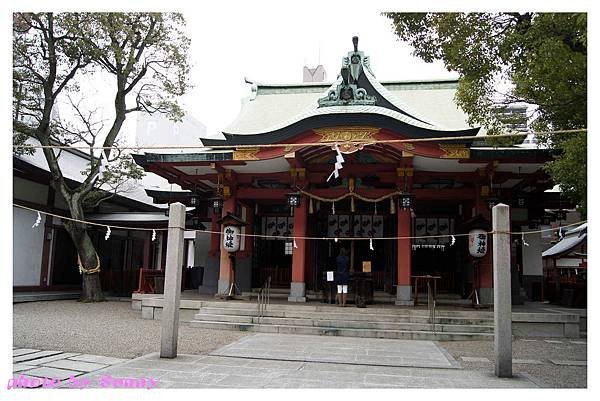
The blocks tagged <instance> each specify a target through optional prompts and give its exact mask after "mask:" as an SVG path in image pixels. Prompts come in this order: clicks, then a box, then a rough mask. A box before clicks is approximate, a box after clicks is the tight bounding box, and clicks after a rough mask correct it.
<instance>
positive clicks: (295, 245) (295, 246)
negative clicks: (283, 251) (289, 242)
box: [294, 238, 298, 248]
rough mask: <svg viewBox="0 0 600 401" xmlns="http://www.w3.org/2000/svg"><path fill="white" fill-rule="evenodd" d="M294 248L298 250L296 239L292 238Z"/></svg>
mask: <svg viewBox="0 0 600 401" xmlns="http://www.w3.org/2000/svg"><path fill="white" fill-rule="evenodd" d="M294 248H298V244H296V238H294Z"/></svg>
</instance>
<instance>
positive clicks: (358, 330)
mask: <svg viewBox="0 0 600 401" xmlns="http://www.w3.org/2000/svg"><path fill="white" fill-rule="evenodd" d="M257 314H258V313H257V304H255V303H250V304H249V303H247V302H246V303H243V302H227V303H224V302H205V303H203V304H202V307H201V308H200V310H199V313H197V314H196V315H195V316H194V319H193V320H192V321H191V323H190V325H191V326H192V327H199V328H208V329H219V330H239V331H252V332H261V333H287V334H313V335H329V336H346V337H367V338H395V339H415V340H440V341H451V340H491V339H493V332H494V328H493V316H492V315H491V314H490V313H489V312H473V311H465V312H460V311H459V312H457V311H443V310H438V311H437V315H436V319H435V321H436V324H435V332H434V331H433V330H432V325H431V322H430V318H429V311H428V310H427V309H407V308H397V307H367V308H364V309H362V308H360V309H359V308H355V307H353V306H348V307H346V308H341V307H337V306H332V305H289V304H271V305H269V306H268V308H267V312H266V313H265V314H264V316H263V317H261V318H259V317H258V316H257Z"/></svg>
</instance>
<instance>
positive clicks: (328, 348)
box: [211, 333, 460, 368]
mask: <svg viewBox="0 0 600 401" xmlns="http://www.w3.org/2000/svg"><path fill="white" fill-rule="evenodd" d="M317 338H318V339H315V336H310V335H277V334H263V333H261V334H255V335H252V336H248V337H245V338H243V339H241V340H239V341H236V342H234V343H233V344H230V345H226V346H225V347H223V348H221V349H218V350H216V351H213V352H212V353H211V355H215V356H228V357H238V358H253V359H274V360H285V361H299V362H329V363H331V362H333V363H345V364H357V365H375V366H398V367H413V368H459V367H460V365H459V364H458V363H456V361H455V360H454V358H452V356H450V354H448V353H447V352H446V351H445V350H444V349H442V348H440V347H439V346H438V345H437V343H436V342H433V341H415V340H389V339H377V340H372V339H365V338H356V337H325V336H321V337H317Z"/></svg>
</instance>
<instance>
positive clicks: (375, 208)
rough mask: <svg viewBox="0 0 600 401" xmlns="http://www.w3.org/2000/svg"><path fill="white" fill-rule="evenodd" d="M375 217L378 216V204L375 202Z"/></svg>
mask: <svg viewBox="0 0 600 401" xmlns="http://www.w3.org/2000/svg"><path fill="white" fill-rule="evenodd" d="M374 214H375V216H377V202H375V212H374Z"/></svg>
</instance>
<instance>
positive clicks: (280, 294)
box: [234, 288, 471, 306]
mask: <svg viewBox="0 0 600 401" xmlns="http://www.w3.org/2000/svg"><path fill="white" fill-rule="evenodd" d="M258 290H259V289H258V288H253V289H252V291H244V292H242V293H241V295H236V296H235V297H234V298H235V299H237V300H244V301H256V299H257V296H258ZM289 294H290V289H289V288H271V299H275V300H286V301H287V299H288V296H289ZM351 298H352V297H351V296H349V297H348V299H349V300H350V299H351ZM306 299H307V300H308V301H318V302H322V301H323V293H322V292H321V291H310V290H308V291H306ZM373 300H374V301H375V303H386V304H393V303H394V301H395V300H396V296H395V295H393V294H389V293H387V292H384V291H375V292H374V294H373ZM426 300H427V293H421V292H419V303H423V302H425V301H426ZM437 304H438V305H446V306H470V305H471V300H470V299H462V298H461V297H460V295H458V294H451V293H448V294H447V293H438V295H437Z"/></svg>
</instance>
